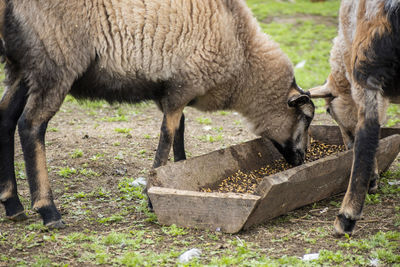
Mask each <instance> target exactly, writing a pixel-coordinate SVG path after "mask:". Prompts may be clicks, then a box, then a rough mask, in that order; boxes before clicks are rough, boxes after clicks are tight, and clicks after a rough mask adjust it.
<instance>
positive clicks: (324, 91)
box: [308, 84, 332, 98]
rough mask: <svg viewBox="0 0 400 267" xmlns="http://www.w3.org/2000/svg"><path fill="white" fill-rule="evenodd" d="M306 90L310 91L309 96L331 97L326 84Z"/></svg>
mask: <svg viewBox="0 0 400 267" xmlns="http://www.w3.org/2000/svg"><path fill="white" fill-rule="evenodd" d="M308 92H310V96H311V98H326V97H332V93H331V90H330V89H329V87H328V86H327V84H324V85H322V86H317V87H314V88H311V89H310V90H308Z"/></svg>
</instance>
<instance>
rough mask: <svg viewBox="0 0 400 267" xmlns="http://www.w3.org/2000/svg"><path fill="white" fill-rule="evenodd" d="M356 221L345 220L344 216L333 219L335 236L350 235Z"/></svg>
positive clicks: (340, 215)
mask: <svg viewBox="0 0 400 267" xmlns="http://www.w3.org/2000/svg"><path fill="white" fill-rule="evenodd" d="M356 222H357V221H356V220H352V219H350V218H346V216H345V215H344V214H339V215H338V216H336V219H335V223H334V226H335V236H343V235H345V234H348V235H351V234H352V233H353V229H354V227H355V226H356Z"/></svg>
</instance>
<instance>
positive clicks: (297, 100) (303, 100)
mask: <svg viewBox="0 0 400 267" xmlns="http://www.w3.org/2000/svg"><path fill="white" fill-rule="evenodd" d="M310 102H311V99H310V97H309V96H308V95H306V94H298V95H292V96H290V97H289V99H288V102H287V103H288V105H289V107H291V108H293V107H300V106H302V105H304V104H307V103H310Z"/></svg>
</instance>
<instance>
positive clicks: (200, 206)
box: [148, 186, 260, 233]
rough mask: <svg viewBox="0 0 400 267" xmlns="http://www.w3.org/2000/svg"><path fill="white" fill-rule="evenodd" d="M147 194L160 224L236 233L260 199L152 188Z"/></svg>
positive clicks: (232, 194) (236, 195)
mask: <svg viewBox="0 0 400 267" xmlns="http://www.w3.org/2000/svg"><path fill="white" fill-rule="evenodd" d="M148 195H149V197H150V199H151V202H152V203H153V207H154V212H155V213H156V214H157V219H158V221H159V223H161V224H166V225H171V224H176V225H178V226H183V227H194V228H199V229H211V230H216V229H217V228H220V229H221V231H223V232H226V233H236V232H238V231H240V229H242V227H243V225H244V223H245V222H246V220H247V218H248V217H249V215H250V214H251V212H252V211H253V209H254V206H255V205H256V203H257V201H258V200H259V199H260V197H259V196H255V195H244V194H235V193H225V194H221V193H203V192H196V191H187V190H177V189H171V188H163V187H156V186H154V187H151V188H150V189H149V190H148Z"/></svg>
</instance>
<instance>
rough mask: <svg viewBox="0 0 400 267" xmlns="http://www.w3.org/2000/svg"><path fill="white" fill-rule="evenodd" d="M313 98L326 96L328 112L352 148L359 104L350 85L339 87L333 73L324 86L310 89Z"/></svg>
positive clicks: (345, 141) (348, 145)
mask: <svg viewBox="0 0 400 267" xmlns="http://www.w3.org/2000/svg"><path fill="white" fill-rule="evenodd" d="M309 92H310V95H311V98H324V99H325V103H326V111H327V113H328V114H329V115H330V116H331V117H332V118H333V119H334V120H335V121H336V122H337V124H338V126H339V128H340V131H341V133H342V138H343V142H344V144H345V145H346V146H347V148H349V149H350V148H352V147H353V143H354V134H355V129H356V125H357V106H356V104H355V102H354V101H353V98H352V96H351V90H350V85H347V86H346V88H340V87H338V83H335V80H334V78H333V77H332V75H330V76H329V77H328V80H327V81H326V82H325V84H324V85H322V86H317V87H314V88H311V89H310V90H309Z"/></svg>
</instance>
